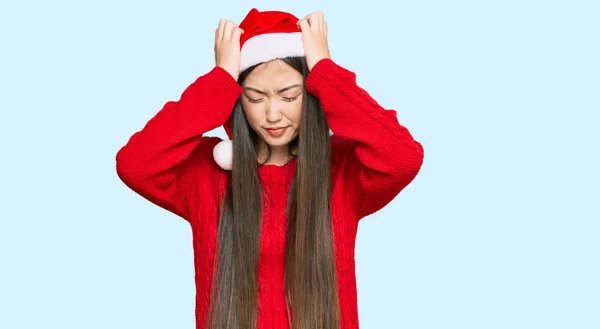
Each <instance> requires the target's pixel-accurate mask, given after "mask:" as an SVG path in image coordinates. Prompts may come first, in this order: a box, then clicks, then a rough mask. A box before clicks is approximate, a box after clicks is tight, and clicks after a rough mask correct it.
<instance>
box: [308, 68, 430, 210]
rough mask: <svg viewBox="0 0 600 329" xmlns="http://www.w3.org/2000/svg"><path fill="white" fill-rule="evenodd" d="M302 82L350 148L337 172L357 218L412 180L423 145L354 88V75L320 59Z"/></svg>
mask: <svg viewBox="0 0 600 329" xmlns="http://www.w3.org/2000/svg"><path fill="white" fill-rule="evenodd" d="M305 83H306V89H307V91H308V92H309V93H311V94H313V95H315V96H316V97H317V98H318V99H319V101H320V102H321V106H322V108H323V111H324V113H325V116H326V118H327V122H328V124H329V127H330V128H331V130H332V131H333V133H334V134H335V135H338V136H339V137H341V138H343V139H345V140H348V141H349V142H350V143H351V144H352V146H351V147H350V148H349V149H350V151H349V152H348V154H347V156H345V157H344V158H345V161H344V162H343V164H342V165H341V166H343V168H340V172H341V173H342V174H343V175H344V176H343V179H344V186H345V191H346V192H347V193H349V200H350V203H351V205H352V207H353V209H354V211H355V214H356V219H357V220H360V219H361V218H363V217H365V216H368V215H370V214H372V213H374V212H376V211H378V210H379V209H381V208H383V207H384V206H385V205H387V204H388V203H389V202H390V201H392V200H393V199H394V198H395V197H396V196H397V195H398V194H399V193H400V191H401V190H402V189H404V187H406V186H407V185H408V184H409V183H410V182H411V181H412V180H413V179H414V178H415V177H416V175H417V173H418V172H419V170H420V168H421V165H422V163H423V155H424V153H423V147H422V145H421V144H420V143H419V142H418V141H416V140H415V139H414V138H413V137H412V135H411V133H410V132H409V131H408V129H407V128H405V127H404V126H402V125H400V124H399V122H398V120H397V118H396V111H394V110H387V109H384V108H382V107H381V106H380V105H379V104H378V103H377V102H376V101H375V100H374V99H373V98H372V97H371V96H370V95H369V94H368V93H367V92H366V91H365V90H363V89H362V88H360V87H359V86H358V85H357V84H356V74H355V73H354V72H351V71H349V70H347V69H344V68H343V67H341V66H339V65H338V64H336V63H335V62H333V61H332V60H331V59H328V58H326V59H322V60H320V61H319V62H318V63H317V64H316V65H315V66H314V67H313V68H312V70H311V71H310V72H309V75H308V77H307V79H306V82H305ZM332 152H335V150H332Z"/></svg>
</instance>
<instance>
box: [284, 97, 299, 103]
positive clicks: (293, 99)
mask: <svg viewBox="0 0 600 329" xmlns="http://www.w3.org/2000/svg"><path fill="white" fill-rule="evenodd" d="M296 99H298V96H296V97H283V100H284V101H286V102H293V101H295V100H296Z"/></svg>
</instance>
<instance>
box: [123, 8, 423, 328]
mask: <svg viewBox="0 0 600 329" xmlns="http://www.w3.org/2000/svg"><path fill="white" fill-rule="evenodd" d="M215 59H216V65H215V67H214V68H213V69H212V70H211V71H210V72H208V73H207V74H205V75H203V76H200V77H199V78H198V79H197V80H196V81H194V82H193V83H192V84H191V85H190V86H189V87H187V88H186V90H185V91H184V92H183V93H182V94H181V98H180V99H179V100H178V101H169V102H167V103H166V104H165V105H164V107H163V108H162V110H161V111H159V112H158V114H156V115H155V116H154V117H153V118H152V119H151V120H150V121H148V123H147V124H146V125H145V126H144V127H143V129H142V130H141V131H138V132H136V133H135V134H134V135H133V136H132V137H131V138H130V139H129V141H128V142H127V144H126V145H125V146H123V147H122V148H121V149H120V150H119V152H118V154H117V157H116V160H117V172H118V175H119V177H120V178H121V179H122V181H123V182H124V183H125V184H126V185H127V186H128V187H130V188H131V189H132V190H133V191H135V192H137V193H138V194H140V195H141V196H143V197H144V198H146V199H148V200H149V201H151V202H153V203H154V204H156V205H158V206H160V207H163V208H164V209H167V210H169V211H171V212H173V213H175V214H177V215H179V216H181V217H182V218H184V219H186V220H187V221H188V222H189V223H190V225H191V228H192V232H193V234H192V236H193V242H194V243H193V247H194V254H195V260H194V261H195V271H196V290H197V294H196V296H197V298H196V320H197V328H211V329H212V328H218V329H222V328H223V329H224V328H227V329H233V328H235V329H238V328H259V329H266V328H277V329H280V328H294V329H309V328H310V329H331V328H342V329H350V328H358V304H357V291H356V277H355V267H354V266H355V264H354V242H355V238H356V233H357V227H358V223H359V220H360V219H362V218H364V217H366V216H368V215H370V214H372V213H374V212H376V211H378V210H379V209H381V208H382V207H384V206H385V205H386V204H388V203H389V202H390V201H391V200H392V199H393V198H395V197H396V196H397V195H398V193H400V191H401V190H402V189H404V187H406V186H407V185H408V184H409V183H410V182H411V181H412V180H413V179H414V178H415V177H416V175H417V173H418V172H419V170H420V168H421V165H422V162H423V147H422V146H421V144H420V143H419V142H417V141H415V140H414V139H413V137H412V136H411V134H410V133H409V131H408V130H407V129H406V128H405V127H403V126H402V125H400V124H399V123H398V121H397V119H396V112H395V111H393V110H385V109H384V108H382V107H381V106H380V105H379V104H377V102H375V100H373V99H372V98H371V97H370V96H369V94H368V93H367V92H366V91H364V90H363V89H361V88H360V87H358V86H357V85H356V79H355V78H356V76H355V74H354V73H353V72H351V71H349V70H346V69H344V68H342V67H341V66H339V65H337V64H336V63H335V62H333V60H332V59H331V58H330V56H329V50H328V46H327V23H326V22H325V21H324V19H323V14H322V13H320V12H316V13H313V14H310V15H308V16H306V17H305V18H304V19H302V20H299V19H298V18H296V17H295V16H293V15H291V14H289V13H284V12H278V11H265V12H259V11H258V10H256V9H252V10H251V11H250V12H249V13H248V15H247V16H246V18H244V20H243V21H242V22H241V23H240V25H239V26H237V25H235V23H233V22H231V21H228V20H221V21H220V22H219V26H218V28H217V30H216V31H215ZM221 125H223V126H224V128H225V130H226V132H227V135H228V137H229V138H231V141H229V140H222V139H221V138H218V137H209V136H205V135H204V134H205V133H206V132H208V131H210V130H213V129H215V128H218V127H219V126H221ZM330 129H331V131H332V132H333V135H330Z"/></svg>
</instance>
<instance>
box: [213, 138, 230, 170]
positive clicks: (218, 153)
mask: <svg viewBox="0 0 600 329" xmlns="http://www.w3.org/2000/svg"><path fill="white" fill-rule="evenodd" d="M213 157H214V158H215V162H216V163H217V164H218V165H219V166H220V167H221V168H223V169H225V170H231V159H232V158H233V147H232V144H231V140H229V139H225V140H223V141H221V142H219V143H218V144H217V145H215V148H214V149H213Z"/></svg>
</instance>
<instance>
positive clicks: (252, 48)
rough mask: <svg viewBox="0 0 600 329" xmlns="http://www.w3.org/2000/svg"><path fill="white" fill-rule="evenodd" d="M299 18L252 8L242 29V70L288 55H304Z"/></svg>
mask: <svg viewBox="0 0 600 329" xmlns="http://www.w3.org/2000/svg"><path fill="white" fill-rule="evenodd" d="M297 22H298V18H297V17H296V16H294V15H292V14H290V13H286V12H282V11H262V12H261V11H258V10H257V9H256V8H252V9H251V10H250V12H249V13H248V14H247V15H246V18H244V20H243V21H242V22H241V23H240V25H239V27H240V28H241V29H242V30H244V33H243V34H242V36H241V37H240V47H241V63H240V71H244V70H245V69H247V68H248V67H250V66H252V65H255V64H259V63H263V62H268V61H270V60H273V59H276V58H283V57H287V56H304V47H303V45H302V33H301V31H300V30H298V28H297V26H296V23H297Z"/></svg>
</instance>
